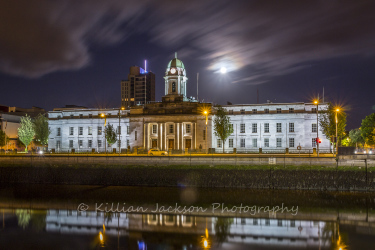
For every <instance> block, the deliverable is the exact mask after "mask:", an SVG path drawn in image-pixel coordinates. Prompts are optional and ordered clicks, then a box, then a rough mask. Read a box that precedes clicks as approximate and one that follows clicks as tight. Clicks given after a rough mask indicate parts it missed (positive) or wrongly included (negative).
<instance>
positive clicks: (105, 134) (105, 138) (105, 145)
mask: <svg viewBox="0 0 375 250" xmlns="http://www.w3.org/2000/svg"><path fill="white" fill-rule="evenodd" d="M100 116H101V117H103V118H104V150H105V153H106V154H107V133H106V131H105V127H106V126H107V117H106V115H105V114H104V113H102V114H101V115H100Z"/></svg>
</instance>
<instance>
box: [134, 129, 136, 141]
mask: <svg viewBox="0 0 375 250" xmlns="http://www.w3.org/2000/svg"><path fill="white" fill-rule="evenodd" d="M134 140H135V141H136V140H137V131H135V132H134Z"/></svg>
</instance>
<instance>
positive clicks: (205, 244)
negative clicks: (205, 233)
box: [203, 240, 208, 248]
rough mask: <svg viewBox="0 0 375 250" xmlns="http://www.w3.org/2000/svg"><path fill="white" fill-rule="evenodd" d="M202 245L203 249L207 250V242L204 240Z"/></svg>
mask: <svg viewBox="0 0 375 250" xmlns="http://www.w3.org/2000/svg"><path fill="white" fill-rule="evenodd" d="M203 245H204V248H207V247H208V242H207V240H204V242H203Z"/></svg>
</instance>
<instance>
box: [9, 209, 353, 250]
mask: <svg viewBox="0 0 375 250" xmlns="http://www.w3.org/2000/svg"><path fill="white" fill-rule="evenodd" d="M3 217H4V218H5V220H3V229H2V233H4V234H7V231H8V230H9V231H14V230H16V231H24V232H25V231H26V232H27V231H28V232H29V233H31V234H33V235H34V236H33V237H39V236H40V235H44V237H46V236H47V237H48V234H51V235H56V234H58V235H60V237H62V238H66V239H67V240H68V239H69V238H70V236H72V235H76V236H77V235H78V236H80V235H85V236H88V237H85V238H83V240H85V241H86V242H84V243H86V244H87V247H88V248H99V247H107V248H124V249H129V248H131V246H133V247H132V249H154V248H157V247H158V246H159V247H162V248H164V247H167V248H170V247H172V248H171V249H175V248H178V249H210V248H213V249H219V248H223V249H248V248H250V247H265V248H280V249H281V248H285V249H299V248H304V249H305V248H308V249H340V248H341V249H347V248H346V243H345V241H344V239H345V236H344V237H343V236H342V235H340V223H339V222H338V221H330V222H325V221H316V220H290V219H273V218H243V217H208V216H194V215H176V214H173V215H171V214H155V213H153V214H133V213H104V212H99V213H96V212H90V211H86V212H77V211H76V210H56V209H50V210H28V209H15V210H4V209H3ZM15 221H17V225H15V223H14V222H15ZM40 232H43V233H42V234H40ZM28 235H29V234H28ZM120 238H121V244H120ZM23 240H25V242H27V240H28V239H27V238H25V239H23ZM2 243H4V242H2ZM51 244H53V242H51ZM122 244H124V245H122ZM135 245H136V248H134V246H135Z"/></svg>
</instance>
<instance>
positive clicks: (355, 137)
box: [349, 128, 365, 147]
mask: <svg viewBox="0 0 375 250" xmlns="http://www.w3.org/2000/svg"><path fill="white" fill-rule="evenodd" d="M349 138H350V142H351V143H353V144H355V146H356V147H358V143H360V144H363V143H365V141H364V140H363V137H362V133H361V130H360V129H358V128H357V129H352V130H350V132H349Z"/></svg>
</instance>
